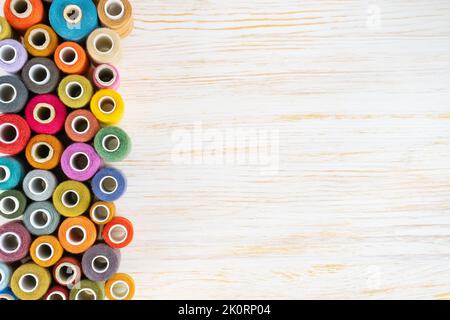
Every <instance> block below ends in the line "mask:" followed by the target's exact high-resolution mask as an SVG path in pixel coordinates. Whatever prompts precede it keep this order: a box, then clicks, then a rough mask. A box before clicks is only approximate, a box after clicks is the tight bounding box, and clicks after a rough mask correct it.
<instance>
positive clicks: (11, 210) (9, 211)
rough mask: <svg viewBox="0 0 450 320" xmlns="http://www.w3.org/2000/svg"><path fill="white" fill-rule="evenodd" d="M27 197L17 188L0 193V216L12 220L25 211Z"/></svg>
mask: <svg viewBox="0 0 450 320" xmlns="http://www.w3.org/2000/svg"><path fill="white" fill-rule="evenodd" d="M26 206H27V198H26V197H25V195H24V194H23V193H22V192H21V191H19V190H7V191H5V192H3V193H2V194H0V216H2V217H3V218H5V219H8V220H13V219H16V218H19V217H21V216H22V215H23V213H24V212H25V208H26Z"/></svg>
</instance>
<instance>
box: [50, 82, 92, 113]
mask: <svg viewBox="0 0 450 320" xmlns="http://www.w3.org/2000/svg"><path fill="white" fill-rule="evenodd" d="M93 93H94V88H93V87H92V84H91V82H90V81H89V80H88V79H87V78H85V77H83V76H79V75H69V76H67V77H65V78H64V79H63V80H62V81H61V83H60V84H59V86H58V96H59V98H60V99H61V101H62V102H63V103H64V104H65V105H66V106H68V107H69V108H73V109H78V108H82V107H84V106H86V105H87V104H88V103H89V101H90V100H91V97H92V94H93Z"/></svg>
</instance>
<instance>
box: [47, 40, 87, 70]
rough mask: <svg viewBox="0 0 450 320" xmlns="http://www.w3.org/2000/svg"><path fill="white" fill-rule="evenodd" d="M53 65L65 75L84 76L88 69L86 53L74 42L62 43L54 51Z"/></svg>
mask: <svg viewBox="0 0 450 320" xmlns="http://www.w3.org/2000/svg"><path fill="white" fill-rule="evenodd" d="M55 64H56V66H57V67H58V68H59V69H60V70H61V71H62V72H64V73H67V74H80V75H81V74H85V73H86V72H87V70H88V67H89V59H88V57H87V55H86V51H85V50H84V49H83V48H82V47H81V46H80V45H79V44H78V43H75V42H70V41H68V42H63V43H61V44H60V45H59V46H58V48H56V51H55Z"/></svg>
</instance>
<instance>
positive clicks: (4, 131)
mask: <svg viewBox="0 0 450 320" xmlns="http://www.w3.org/2000/svg"><path fill="white" fill-rule="evenodd" d="M0 90H1V89H0ZM30 135H31V131H30V127H29V126H28V123H27V122H26V121H25V119H23V118H22V117H20V116H18V115H14V114H2V115H0V153H3V154H8V155H15V154H18V153H19V152H22V150H23V149H24V148H25V146H26V145H27V143H28V140H29V139H30Z"/></svg>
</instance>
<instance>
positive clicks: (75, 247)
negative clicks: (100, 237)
mask: <svg viewBox="0 0 450 320" xmlns="http://www.w3.org/2000/svg"><path fill="white" fill-rule="evenodd" d="M96 238H97V229H96V228H95V225H94V223H93V222H92V221H91V220H89V219H88V218H86V217H84V216H81V217H74V218H67V219H66V220H64V221H63V223H61V225H60V227H59V230H58V239H59V242H60V243H61V245H62V247H63V248H64V249H65V250H66V251H67V252H70V253H73V254H79V253H83V252H85V251H86V250H88V249H89V248H90V247H92V245H93V244H94V243H95V240H96Z"/></svg>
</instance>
